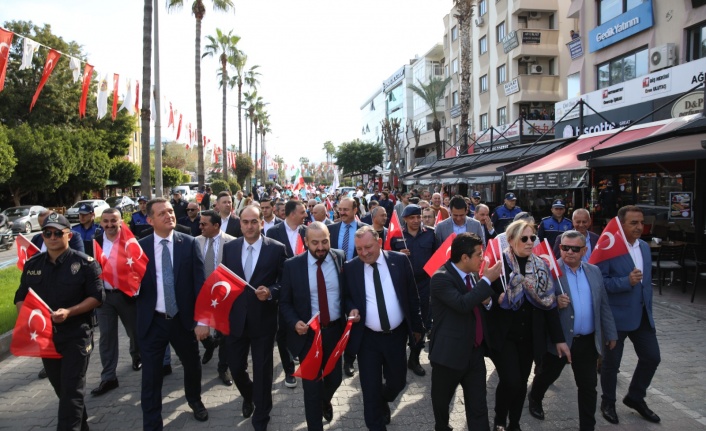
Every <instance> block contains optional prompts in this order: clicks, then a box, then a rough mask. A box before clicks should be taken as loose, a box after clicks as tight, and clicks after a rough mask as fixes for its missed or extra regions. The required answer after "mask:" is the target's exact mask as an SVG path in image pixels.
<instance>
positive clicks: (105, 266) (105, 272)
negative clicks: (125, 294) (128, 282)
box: [93, 239, 116, 286]
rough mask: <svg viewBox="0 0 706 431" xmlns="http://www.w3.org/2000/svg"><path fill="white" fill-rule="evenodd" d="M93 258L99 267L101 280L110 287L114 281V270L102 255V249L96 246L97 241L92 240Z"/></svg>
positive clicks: (98, 245) (106, 257)
mask: <svg viewBox="0 0 706 431" xmlns="http://www.w3.org/2000/svg"><path fill="white" fill-rule="evenodd" d="M93 258H94V259H95V260H96V262H98V264H99V265H100V266H101V269H102V271H101V276H100V277H101V279H102V280H105V281H107V282H108V283H110V285H111V286H112V285H113V283H115V280H116V278H115V277H116V274H115V270H114V269H113V265H111V264H110V261H109V259H108V256H106V255H104V254H103V248H102V247H101V246H100V244H98V241H96V240H95V239H94V240H93Z"/></svg>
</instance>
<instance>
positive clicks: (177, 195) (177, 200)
mask: <svg viewBox="0 0 706 431" xmlns="http://www.w3.org/2000/svg"><path fill="white" fill-rule="evenodd" d="M169 203H171V204H172V208H174V217H176V219H177V220H179V219H181V218H183V217H186V213H187V211H186V208H187V207H188V206H189V203H188V202H187V201H185V200H184V199H182V198H181V190H179V189H174V190H172V200H171V201H169Z"/></svg>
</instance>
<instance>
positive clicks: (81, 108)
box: [78, 63, 93, 118]
mask: <svg viewBox="0 0 706 431" xmlns="http://www.w3.org/2000/svg"><path fill="white" fill-rule="evenodd" d="M91 78H93V66H91V65H90V64H88V63H86V65H85V66H84V67H83V83H82V84H81V100H80V101H79V102H78V116H79V118H84V117H85V116H86V100H87V99H88V90H89V88H90V86H91Z"/></svg>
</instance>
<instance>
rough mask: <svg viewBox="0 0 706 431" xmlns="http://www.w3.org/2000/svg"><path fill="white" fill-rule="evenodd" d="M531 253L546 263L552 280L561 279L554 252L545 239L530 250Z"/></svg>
mask: <svg viewBox="0 0 706 431" xmlns="http://www.w3.org/2000/svg"><path fill="white" fill-rule="evenodd" d="M532 253H534V254H535V255H536V256H539V257H540V258H542V260H543V261H544V262H546V264H547V266H548V267H549V270H550V271H551V273H552V276H553V277H554V278H559V277H561V268H559V264H558V263H557V261H556V257H555V256H554V250H552V248H551V247H550V246H549V241H547V239H546V238H544V241H542V242H540V243H539V245H537V246H535V247H534V248H533V249H532Z"/></svg>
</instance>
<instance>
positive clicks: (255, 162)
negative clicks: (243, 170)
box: [251, 130, 258, 196]
mask: <svg viewBox="0 0 706 431" xmlns="http://www.w3.org/2000/svg"><path fill="white" fill-rule="evenodd" d="M251 133H252V132H251ZM254 134H255V158H254V159H253V164H254V165H255V185H254V186H253V192H254V191H255V187H257V135H258V133H257V130H255V133H254ZM253 196H254V193H253Z"/></svg>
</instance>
